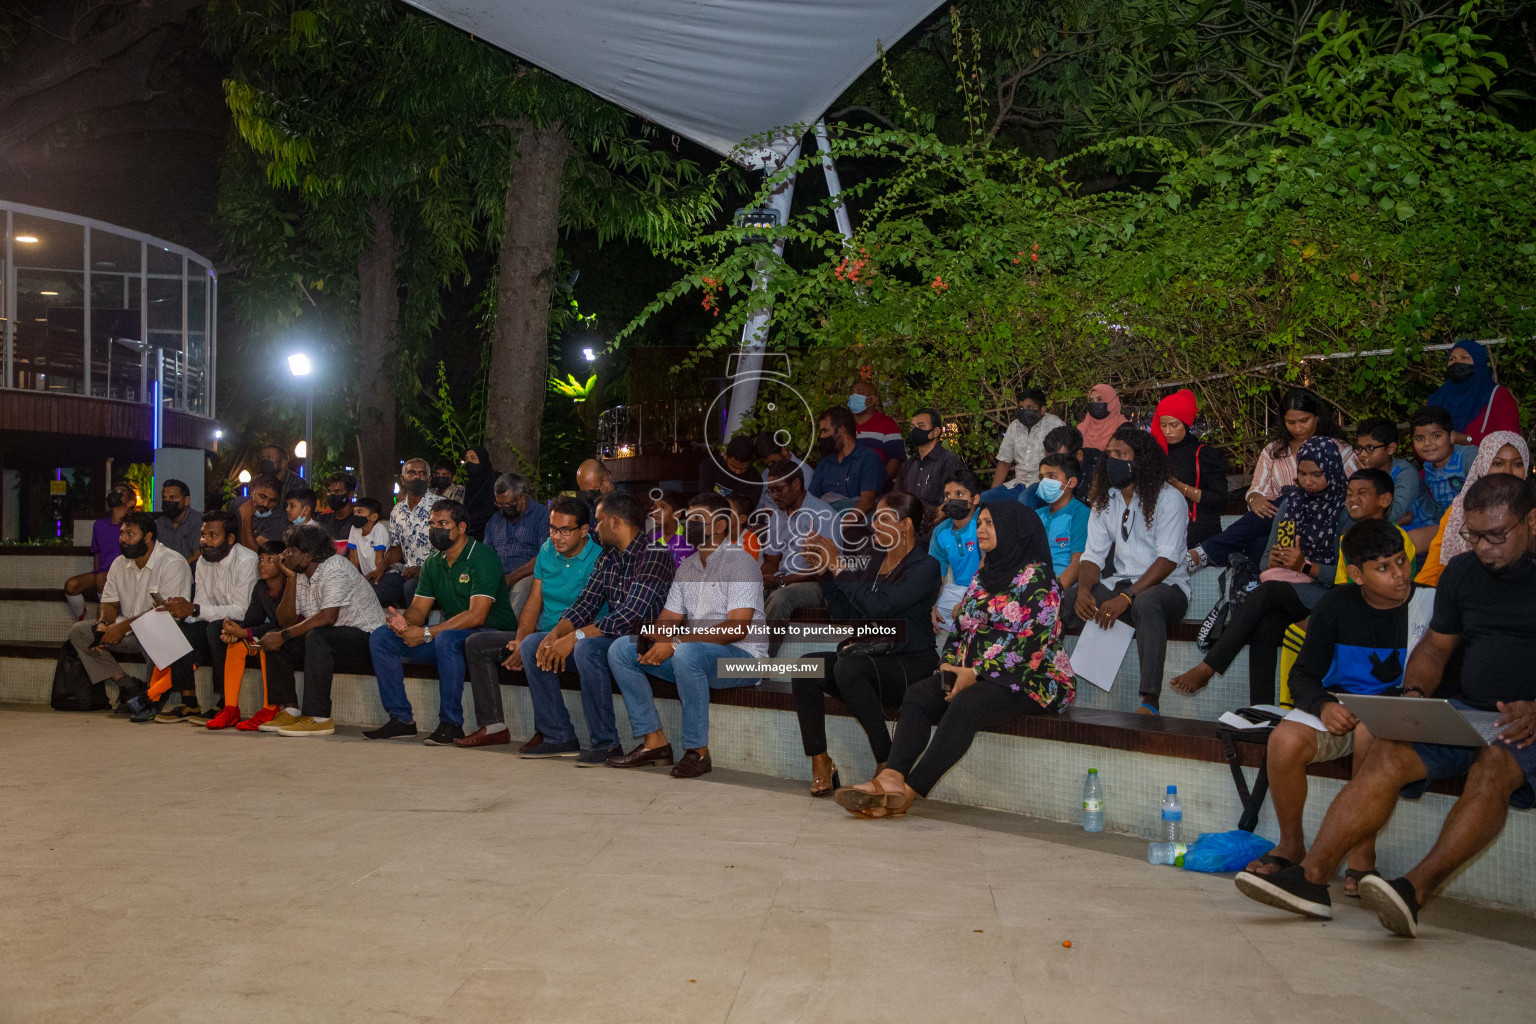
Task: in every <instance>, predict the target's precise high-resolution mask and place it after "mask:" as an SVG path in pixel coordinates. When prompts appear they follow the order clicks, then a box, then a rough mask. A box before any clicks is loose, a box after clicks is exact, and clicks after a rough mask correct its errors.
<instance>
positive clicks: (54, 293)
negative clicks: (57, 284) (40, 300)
mask: <svg viewBox="0 0 1536 1024" xmlns="http://www.w3.org/2000/svg"><path fill="white" fill-rule="evenodd" d="M37 294H39V295H57V294H59V293H58V292H38V293H37Z"/></svg>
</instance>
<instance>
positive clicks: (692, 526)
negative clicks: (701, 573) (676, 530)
mask: <svg viewBox="0 0 1536 1024" xmlns="http://www.w3.org/2000/svg"><path fill="white" fill-rule="evenodd" d="M704 526H705V523H704V520H702V519H685V520H683V540H686V541H687V542H688V546H689V547H691V548H696V547H699V546H701V545H702V544H703V543H704V540H705V537H704Z"/></svg>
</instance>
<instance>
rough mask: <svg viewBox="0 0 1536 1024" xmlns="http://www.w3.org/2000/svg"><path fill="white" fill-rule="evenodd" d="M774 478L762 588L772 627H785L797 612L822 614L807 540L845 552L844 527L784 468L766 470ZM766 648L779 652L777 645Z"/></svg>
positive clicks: (822, 601)
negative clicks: (817, 610) (805, 610)
mask: <svg viewBox="0 0 1536 1024" xmlns="http://www.w3.org/2000/svg"><path fill="white" fill-rule="evenodd" d="M768 472H769V473H771V474H772V476H771V477H770V482H769V484H768V490H767V494H768V497H769V499H770V503H769V506H768V507H769V508H771V509H772V510H773V518H771V519H770V520H769V521H768V532H767V534H766V535H765V536H764V537H763V564H762V578H763V586H764V587H766V588H769V593H768V604H767V613H768V619H769V621H771V622H787V621H788V620H789V619H790V618H791V617H793V616H794V613H795V612H796V611H798V610H799V609H801V608H825V607H826V604H827V602H826V599H825V598H824V597H823V596H822V593H821V584H820V583H817V582H816V580H817V579H818V576H819V573H820V571H821V568H820V566H818V565H816V564H815V562H816V560H817V558H818V557H819V556H818V555H817V553H816V549H815V548H807V546H806V543H805V538H806V537H808V536H810V535H811V534H812V533H815V534H816V535H817V536H821V537H827V538H830V539H831V541H832V543H834V544H836V545H837V547H838V549H839V550H841V549H842V547H843V535H842V527H841V525H840V521H839V518H838V514H837V510H836V509H834V508H833V507H832V506H831V505H829V504H827V503H826V502H824V501H822V500H821V499H820V498H817V497H814V496H812V495H810V494H807V493H806V491H805V481H804V479H803V478H802V477H801V476H800V474H799V473H796V472H793V471H792V470H791V469H790V468H789V466H788V465H787V464H786V463H783V462H774V463H770V464H769V466H768ZM769 646H770V647H771V648H772V649H774V650H777V649H778V643H777V641H770V644H769Z"/></svg>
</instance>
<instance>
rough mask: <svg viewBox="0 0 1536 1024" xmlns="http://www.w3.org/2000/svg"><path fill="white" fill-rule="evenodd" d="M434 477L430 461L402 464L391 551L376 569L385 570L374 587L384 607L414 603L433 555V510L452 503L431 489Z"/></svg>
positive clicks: (392, 512) (391, 525)
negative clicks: (430, 480)
mask: <svg viewBox="0 0 1536 1024" xmlns="http://www.w3.org/2000/svg"><path fill="white" fill-rule="evenodd" d="M430 473H431V468H430V467H429V466H428V465H427V460H426V459H406V460H405V462H403V463H401V464H400V498H399V500H397V501H396V502H395V507H394V508H392V509H390V510H389V540H390V545H389V550H387V551H385V552H384V554H383V556H382V557H381V558H380V559H379V560H378V563H377V565H376V566H375V568H376V569H377V568H380V567H382V568H383V570H384V571H383V572H382V573H380V574H379V581H378V583H376V584H375V585H374V589H375V591H376V592H377V593H378V596H379V603H380V604H382V605H385V606H388V605H397V606H398V605H404V604H409V603H410V600H411V597H412V596H413V595H414V594H415V593H416V578H417V577H418V576H420V575H421V567H422V564H423V563H425V562H426V560H427V556H428V555H430V554H431V553H432V539H431V534H430V532H429V531H430V530H431V523H430V520H431V518H432V509H433V508H434V507H435V506H436V505H437V503H438V502H440V501H446V500H449V499H445V498H440V497H438V496H437V495H436V494H433V493H432V492H431V490H429V489H428V486H427V484H428V477H429V475H430Z"/></svg>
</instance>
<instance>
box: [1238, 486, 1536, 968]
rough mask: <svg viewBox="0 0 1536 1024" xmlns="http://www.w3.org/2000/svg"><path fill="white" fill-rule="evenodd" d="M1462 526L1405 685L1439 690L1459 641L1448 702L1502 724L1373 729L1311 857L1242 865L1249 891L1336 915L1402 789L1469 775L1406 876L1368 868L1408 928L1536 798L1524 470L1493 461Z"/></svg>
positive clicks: (1532, 562)
mask: <svg viewBox="0 0 1536 1024" xmlns="http://www.w3.org/2000/svg"><path fill="white" fill-rule="evenodd" d="M1463 510H1464V513H1465V516H1466V521H1465V525H1464V526H1463V527H1462V531H1461V536H1462V539H1463V540H1464V541H1466V543H1467V546H1468V548H1469V549H1470V550H1468V551H1466V552H1464V553H1463V554H1460V555H1458V556H1456V557H1455V558H1453V559H1451V561H1450V564H1448V565H1447V566H1446V567H1445V572H1444V573H1443V574H1442V575H1441V577H1440V583H1439V586H1437V587H1436V588H1435V610H1434V613H1433V615H1432V616H1431V618H1430V623H1429V630H1428V632H1426V633H1425V634H1424V639H1422V640H1421V641H1419V644H1418V646H1416V647H1415V648H1414V649H1413V654H1412V655H1411V656H1410V657H1409V659H1408V666H1407V668H1406V669H1405V671H1404V672H1403V680H1402V691H1403V696H1404V697H1409V698H1414V697H1420V698H1422V697H1433V696H1434V693H1435V690H1436V689H1437V688H1438V687H1439V686H1440V683H1441V678H1442V676H1443V675H1444V673H1445V668H1446V665H1447V663H1448V662H1449V661H1450V659H1451V655H1452V653H1453V652H1455V651H1456V649H1457V647H1461V649H1462V650H1461V653H1462V657H1463V661H1462V669H1461V686H1462V692H1461V696H1460V697H1459V698H1453V699H1452V701H1451V703H1452V704H1453V705H1455V706H1456V707H1459V708H1463V709H1466V710H1469V711H1483V712H1497V713H1498V714H1499V718H1498V721H1497V725H1496V728H1497V729H1498V730H1499V736H1498V738H1497V739H1495V740H1494V741H1493V742H1492V743H1490V744H1488V745H1487V746H1485V747H1450V746H1443V745H1438V744H1431V743H1405V742H1397V741H1393V740H1386V739H1381V738H1379V737H1378V738H1377V739H1376V741H1375V742H1374V743H1373V744H1372V746H1371V752H1370V754H1369V755H1368V756H1367V758H1366V760H1365V764H1364V765H1362V766H1361V767H1360V769H1359V771H1357V772H1356V773H1355V778H1354V779H1353V780H1351V781H1350V783H1349V785H1347V786H1345V787H1344V789H1343V791H1341V792H1340V793H1339V795H1338V796H1337V797H1335V798H1334V801H1333V804H1332V806H1330V807H1329V808H1328V814H1327V815H1326V816H1325V817H1324V818H1323V824H1322V827H1321V828H1320V829H1319V830H1318V833H1317V838H1316V839H1315V840H1314V841H1313V843H1312V849H1311V850H1309V851H1307V855H1306V857H1305V858H1304V859H1303V860H1302V862H1301V863H1300V864H1297V865H1296V866H1294V867H1289V868H1286V869H1284V870H1282V871H1277V872H1275V873H1274V874H1272V875H1265V876H1260V875H1255V874H1251V873H1249V872H1243V873H1241V874H1239V875H1238V876H1237V884H1238V889H1239V890H1240V891H1241V892H1242V893H1243V894H1244V895H1246V896H1248V897H1250V898H1252V899H1255V900H1257V901H1259V902H1260V903H1265V904H1267V905H1269V906H1272V907H1278V908H1280V909H1282V910H1288V911H1290V912H1291V913H1293V914H1300V915H1302V916H1304V917H1310V918H1315V919H1322V920H1329V919H1331V918H1332V917H1333V908H1332V905H1331V903H1330V899H1329V895H1328V883H1329V882H1330V881H1331V880H1332V879H1333V875H1334V872H1335V871H1337V870H1338V867H1339V862H1340V861H1341V860H1343V859H1344V857H1345V855H1346V854H1347V853H1348V852H1349V851H1350V850H1351V849H1353V848H1354V847H1355V845H1356V844H1357V843H1359V842H1360V841H1361V840H1363V839H1365V838H1366V837H1368V836H1373V835H1375V834H1376V833H1377V832H1379V831H1380V830H1381V828H1382V827H1383V826H1384V825H1386V823H1387V819H1388V818H1389V817H1391V815H1392V811H1393V809H1394V808H1395V807H1396V806H1397V800H1398V797H1399V796H1400V795H1401V796H1406V797H1408V798H1409V799H1416V798H1418V797H1419V796H1421V795H1422V794H1423V793H1424V790H1425V789H1426V788H1427V787H1428V785H1429V783H1431V782H1433V781H1435V780H1437V779H1453V778H1461V777H1465V778H1466V784H1465V786H1464V788H1463V790H1462V794H1461V796H1459V797H1458V798H1457V799H1456V804H1455V806H1454V807H1452V808H1451V811H1450V813H1449V814H1447V815H1446V818H1445V823H1444V825H1442V826H1441V829H1440V835H1439V837H1438V838H1437V839H1436V840H1435V844H1434V846H1433V847H1432V848H1431V849H1430V851H1429V853H1428V855H1426V856H1425V858H1424V859H1423V860H1421V861H1420V862H1419V863H1418V864H1417V865H1415V866H1414V867H1413V868H1411V869H1410V870H1409V871H1408V872H1407V874H1405V875H1403V876H1402V877H1401V878H1394V879H1390V880H1388V879H1385V878H1382V877H1381V876H1379V875H1369V876H1367V877H1365V878H1363V879H1361V880H1360V899H1361V901H1362V902H1364V903H1365V905H1366V906H1367V907H1369V908H1370V909H1371V910H1373V911H1375V912H1376V916H1377V918H1378V919H1379V920H1380V921H1381V923H1382V925H1383V926H1384V927H1385V928H1387V929H1388V930H1389V931H1391V932H1394V933H1395V934H1398V935H1402V936H1405V937H1408V938H1412V937H1413V936H1416V935H1417V934H1418V931H1419V911H1420V910H1421V909H1423V907H1424V905H1425V904H1426V903H1428V902H1429V901H1430V900H1431V899H1433V898H1434V895H1435V890H1436V889H1437V888H1439V886H1440V885H1441V883H1443V882H1444V881H1445V880H1446V879H1447V878H1449V877H1450V876H1451V875H1452V874H1454V873H1455V872H1456V871H1457V870H1458V869H1459V868H1460V867H1461V866H1462V865H1463V864H1465V863H1466V862H1467V861H1469V860H1471V859H1473V858H1474V857H1476V856H1477V855H1478V854H1479V853H1481V852H1482V851H1483V849H1484V848H1486V847H1487V846H1488V845H1489V844H1490V843H1492V842H1493V841H1494V840H1495V839H1497V838H1498V835H1499V833H1500V832H1501V831H1502V830H1503V828H1504V821H1505V818H1507V817H1508V815H1509V808H1511V807H1517V808H1523V807H1531V806H1533V805H1536V675H1533V674H1532V673H1531V665H1532V663H1533V662H1536V556H1533V555H1532V554H1531V551H1530V547H1531V539H1532V534H1533V532H1536V507H1533V504H1532V495H1531V491H1530V489H1529V488H1528V487H1527V486H1526V482H1525V481H1524V480H1522V479H1520V478H1518V477H1514V476H1511V475H1509V474H1507V473H1490V474H1489V475H1487V476H1485V477H1483V478H1482V479H1481V480H1479V481H1477V483H1475V484H1473V485H1472V486H1471V487H1470V488H1468V489H1467V493H1466V496H1465V498H1464V499H1463Z"/></svg>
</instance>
